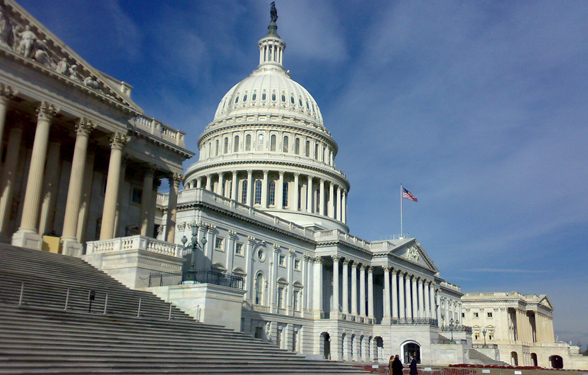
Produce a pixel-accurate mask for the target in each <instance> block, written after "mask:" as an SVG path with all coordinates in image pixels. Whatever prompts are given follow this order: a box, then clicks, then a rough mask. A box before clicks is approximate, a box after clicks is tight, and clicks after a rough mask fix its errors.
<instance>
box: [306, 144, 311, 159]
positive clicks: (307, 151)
mask: <svg viewBox="0 0 588 375" xmlns="http://www.w3.org/2000/svg"><path fill="white" fill-rule="evenodd" d="M309 156H310V141H306V157H309Z"/></svg>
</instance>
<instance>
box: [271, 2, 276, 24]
mask: <svg viewBox="0 0 588 375" xmlns="http://www.w3.org/2000/svg"><path fill="white" fill-rule="evenodd" d="M270 18H271V21H272V23H276V21H277V20H278V11H277V10H276V2H275V1H272V2H271V4H270Z"/></svg>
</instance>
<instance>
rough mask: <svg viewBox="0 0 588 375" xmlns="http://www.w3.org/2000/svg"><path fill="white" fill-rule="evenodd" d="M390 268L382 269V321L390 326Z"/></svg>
mask: <svg viewBox="0 0 588 375" xmlns="http://www.w3.org/2000/svg"><path fill="white" fill-rule="evenodd" d="M390 269H391V267H390V266H385V267H384V311H383V313H384V319H388V321H387V322H386V324H390Z"/></svg>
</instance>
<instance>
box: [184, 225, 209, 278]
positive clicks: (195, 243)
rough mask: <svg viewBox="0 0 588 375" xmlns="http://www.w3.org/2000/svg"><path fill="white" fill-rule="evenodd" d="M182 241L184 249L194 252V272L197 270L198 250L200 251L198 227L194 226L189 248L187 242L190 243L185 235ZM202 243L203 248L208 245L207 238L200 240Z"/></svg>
mask: <svg viewBox="0 0 588 375" xmlns="http://www.w3.org/2000/svg"><path fill="white" fill-rule="evenodd" d="M181 241H182V245H183V246H184V248H187V249H188V248H189V249H191V250H192V270H193V271H195V270H196V249H198V225H196V224H194V225H192V240H191V241H190V243H189V244H188V246H186V242H188V239H187V238H186V236H185V235H184V236H183V237H182V239H181ZM200 243H201V244H202V246H205V245H206V238H204V237H202V239H201V240H200Z"/></svg>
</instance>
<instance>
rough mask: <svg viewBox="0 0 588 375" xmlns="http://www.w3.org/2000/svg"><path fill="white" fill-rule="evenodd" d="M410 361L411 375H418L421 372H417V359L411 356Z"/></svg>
mask: <svg viewBox="0 0 588 375" xmlns="http://www.w3.org/2000/svg"><path fill="white" fill-rule="evenodd" d="M408 360H409V361H410V365H409V367H410V375H418V373H419V371H418V370H417V361H416V359H415V358H414V357H413V356H412V355H411V356H409V357H408Z"/></svg>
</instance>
